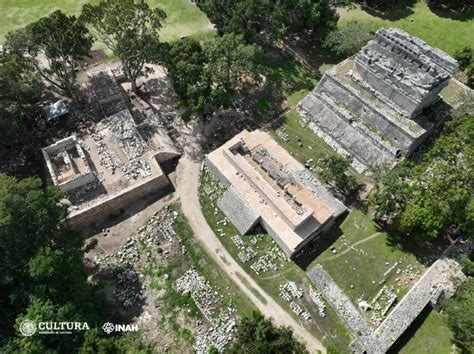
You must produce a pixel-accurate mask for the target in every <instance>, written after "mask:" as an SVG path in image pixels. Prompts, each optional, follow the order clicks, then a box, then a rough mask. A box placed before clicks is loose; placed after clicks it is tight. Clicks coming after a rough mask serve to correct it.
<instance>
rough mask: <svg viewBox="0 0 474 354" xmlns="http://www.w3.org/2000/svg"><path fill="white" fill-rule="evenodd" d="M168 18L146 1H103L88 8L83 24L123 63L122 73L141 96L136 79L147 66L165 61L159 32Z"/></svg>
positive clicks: (86, 5) (84, 12)
mask: <svg viewBox="0 0 474 354" xmlns="http://www.w3.org/2000/svg"><path fill="white" fill-rule="evenodd" d="M165 18H166V14H165V13H164V11H162V10H161V9H160V8H158V7H156V8H154V9H152V8H150V6H149V5H148V4H147V3H146V2H145V1H144V0H139V1H135V0H103V1H101V2H100V3H99V4H97V5H93V4H85V5H84V7H83V8H82V15H81V20H82V21H83V22H84V23H86V24H87V26H88V27H89V28H90V30H91V32H92V33H93V34H94V36H95V38H96V39H98V40H99V41H101V42H103V43H104V44H105V45H106V46H107V48H109V49H110V50H111V51H112V52H113V53H114V54H115V55H116V56H117V57H118V58H119V59H120V61H121V62H122V69H123V73H124V75H125V76H126V78H127V79H128V80H129V81H130V82H131V84H132V90H133V91H134V92H138V87H137V79H138V77H140V76H141V75H143V74H144V73H145V64H147V63H156V62H159V61H160V60H161V58H162V53H161V46H160V41H159V31H160V29H161V27H162V24H163V21H164V19H165Z"/></svg>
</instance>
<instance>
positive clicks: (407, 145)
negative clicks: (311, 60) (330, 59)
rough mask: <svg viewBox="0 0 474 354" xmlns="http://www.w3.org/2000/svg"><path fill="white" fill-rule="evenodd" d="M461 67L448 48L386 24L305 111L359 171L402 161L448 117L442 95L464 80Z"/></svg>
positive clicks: (328, 78) (330, 76)
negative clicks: (458, 78) (459, 79)
mask: <svg viewBox="0 0 474 354" xmlns="http://www.w3.org/2000/svg"><path fill="white" fill-rule="evenodd" d="M457 67H458V64H457V62H456V61H455V60H454V59H453V58H451V57H449V56H448V55H447V54H446V53H444V52H442V51H441V50H439V49H436V48H431V47H429V46H428V45H426V44H425V43H424V42H422V41H421V40H419V39H417V38H415V37H413V36H410V35H409V34H407V33H405V32H403V31H402V30H399V29H380V30H378V31H377V33H376V34H375V37H374V39H372V40H371V41H369V43H368V44H367V45H366V46H365V47H364V48H363V49H362V50H361V51H360V52H359V53H357V54H356V55H355V56H354V57H352V58H349V59H346V60H344V61H343V62H341V63H340V64H338V65H336V66H335V67H333V68H332V69H330V70H328V71H327V72H326V73H325V75H324V76H323V78H322V79H321V81H320V82H319V84H318V85H317V86H316V88H315V89H314V90H313V91H312V92H311V93H309V94H308V95H307V96H306V97H305V98H304V99H303V100H302V101H301V102H300V103H299V111H300V113H301V114H302V115H304V116H307V117H308V118H309V119H310V120H311V124H310V127H311V128H312V129H313V130H314V131H315V132H316V133H317V134H318V135H320V136H321V137H322V138H323V139H324V140H325V141H326V142H327V143H328V144H329V145H331V146H332V147H334V148H335V150H336V151H338V152H340V153H342V154H344V155H346V156H348V157H350V158H351V162H352V164H353V166H354V167H355V168H356V169H357V170H358V171H359V172H362V171H363V170H364V169H365V168H367V167H368V166H372V165H377V164H382V163H388V164H389V165H394V164H395V163H396V161H397V158H399V157H401V156H408V155H409V154H411V153H412V152H413V151H414V150H415V149H416V148H417V147H418V146H419V145H420V144H421V142H422V141H423V140H424V138H425V137H426V136H427V134H428V133H429V132H431V131H432V130H433V129H434V128H435V127H436V126H437V125H438V124H440V123H441V122H442V121H443V118H445V116H446V114H445V113H440V112H445V111H446V109H447V108H445V107H444V106H443V109H441V105H442V103H439V102H438V101H439V100H440V98H441V97H440V95H441V96H443V92H444V91H442V90H443V89H446V90H448V88H447V86H448V85H450V86H456V87H457V86H459V83H458V82H457V81H455V80H451V77H452V75H453V73H454V72H455V71H456V69H457ZM450 91H453V89H452V87H450ZM444 103H445V104H446V103H448V106H449V103H450V102H444ZM433 105H436V106H437V105H440V107H438V106H437V107H433ZM430 107H431V108H432V109H431V110H429V108H430Z"/></svg>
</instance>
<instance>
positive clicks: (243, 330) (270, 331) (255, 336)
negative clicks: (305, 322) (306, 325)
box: [227, 311, 308, 354]
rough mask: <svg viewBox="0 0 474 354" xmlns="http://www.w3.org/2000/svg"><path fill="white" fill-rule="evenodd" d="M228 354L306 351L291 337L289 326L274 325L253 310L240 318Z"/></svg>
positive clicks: (299, 352)
mask: <svg viewBox="0 0 474 354" xmlns="http://www.w3.org/2000/svg"><path fill="white" fill-rule="evenodd" d="M227 353H229V354H234V353H235V354H240V353H248V354H262V353H268V354H270V353H275V354H276V353H287V354H291V353H294V354H296V353H298V354H301V353H308V351H307V350H306V348H305V347H304V345H303V344H302V343H300V342H298V341H297V340H296V339H295V338H294V337H293V332H292V331H291V329H289V328H285V327H275V325H274V324H273V323H272V321H271V320H268V319H266V318H265V317H264V316H263V315H262V314H261V313H259V312H257V311H253V312H252V313H251V315H250V316H246V317H244V318H242V319H241V321H240V324H239V326H238V327H237V333H236V341H235V342H234V344H233V345H232V347H230V348H229V349H228V350H227Z"/></svg>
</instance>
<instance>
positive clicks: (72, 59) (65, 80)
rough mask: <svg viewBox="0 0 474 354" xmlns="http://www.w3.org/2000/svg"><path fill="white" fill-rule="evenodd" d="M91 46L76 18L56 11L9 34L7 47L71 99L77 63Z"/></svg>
mask: <svg viewBox="0 0 474 354" xmlns="http://www.w3.org/2000/svg"><path fill="white" fill-rule="evenodd" d="M92 44H93V39H92V37H91V36H90V35H89V32H88V30H87V28H86V27H85V26H84V25H83V24H81V23H80V22H79V21H78V20H77V18H76V17H75V16H67V15H65V14H64V13H63V12H62V11H59V10H57V11H54V12H53V13H52V14H51V15H49V16H47V17H43V18H41V19H39V20H38V21H36V22H33V23H32V24H30V25H28V26H26V27H25V28H24V29H20V30H18V31H16V32H13V33H10V34H8V35H7V43H6V47H7V48H9V50H12V51H14V52H16V53H21V54H25V55H27V56H28V58H29V59H30V61H31V63H32V65H33V66H34V68H35V69H36V71H37V72H38V74H39V75H41V77H42V78H43V79H44V80H46V81H47V82H49V83H50V84H51V85H53V86H54V87H56V88H58V89H60V90H61V91H62V92H64V93H65V94H67V95H69V96H72V95H73V88H74V83H75V80H76V70H77V61H78V60H79V59H81V58H83V57H85V56H87V55H88V54H89V51H90V49H91V47H92ZM42 59H44V60H45V61H46V62H45V63H43V62H41V60H42Z"/></svg>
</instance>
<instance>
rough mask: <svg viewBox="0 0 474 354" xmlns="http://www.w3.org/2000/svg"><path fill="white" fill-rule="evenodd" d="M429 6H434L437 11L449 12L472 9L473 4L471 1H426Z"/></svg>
mask: <svg viewBox="0 0 474 354" xmlns="http://www.w3.org/2000/svg"><path fill="white" fill-rule="evenodd" d="M427 2H428V4H429V5H430V6H434V7H436V8H439V9H443V8H444V9H451V10H455V11H457V10H468V9H469V8H471V9H472V7H473V3H472V1H471V0H428V1H427Z"/></svg>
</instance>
